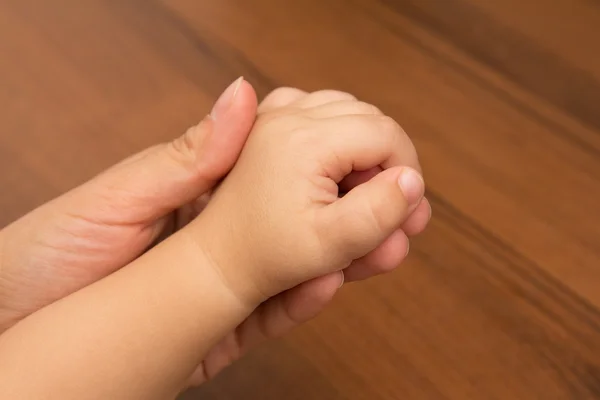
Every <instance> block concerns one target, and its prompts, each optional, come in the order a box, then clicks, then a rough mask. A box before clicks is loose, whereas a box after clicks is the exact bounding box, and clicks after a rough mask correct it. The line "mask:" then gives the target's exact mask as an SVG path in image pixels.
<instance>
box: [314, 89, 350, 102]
mask: <svg viewBox="0 0 600 400" xmlns="http://www.w3.org/2000/svg"><path fill="white" fill-rule="evenodd" d="M311 95H312V96H318V97H323V98H327V100H329V101H330V102H333V101H343V100H356V97H355V96H354V95H352V94H350V93H348V92H342V91H340V90H330V89H327V90H319V91H317V92H313V93H312V94H311Z"/></svg>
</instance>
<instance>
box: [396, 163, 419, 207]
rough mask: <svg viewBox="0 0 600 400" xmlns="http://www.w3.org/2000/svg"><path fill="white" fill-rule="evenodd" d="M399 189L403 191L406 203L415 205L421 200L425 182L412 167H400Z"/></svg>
mask: <svg viewBox="0 0 600 400" xmlns="http://www.w3.org/2000/svg"><path fill="white" fill-rule="evenodd" d="M398 185H400V190H402V193H404V198H406V201H407V202H408V205H411V206H412V205H415V204H417V203H418V202H419V200H421V198H422V197H423V195H424V194H425V182H424V181H423V177H421V174H419V173H418V172H417V171H415V170H414V169H412V168H402V172H400V177H399V178H398Z"/></svg>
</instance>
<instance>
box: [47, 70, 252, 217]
mask: <svg viewBox="0 0 600 400" xmlns="http://www.w3.org/2000/svg"><path fill="white" fill-rule="evenodd" d="M256 110H257V99H256V93H255V91H254V89H253V88H252V86H251V85H250V84H249V83H248V82H246V81H245V80H244V79H243V78H239V79H237V80H236V81H235V82H233V83H232V84H231V85H230V86H229V87H228V88H227V89H226V90H225V91H224V92H223V93H222V94H221V96H220V97H219V99H218V100H217V101H216V103H215V105H214V107H213V109H212V111H211V113H210V115H207V116H206V117H205V118H204V119H203V120H202V121H201V122H200V123H199V124H198V125H196V126H194V127H192V128H190V129H188V130H187V132H185V133H184V134H183V135H182V136H180V137H178V138H176V139H174V140H173V141H172V142H169V143H164V144H160V145H158V146H154V147H152V148H149V149H147V150H145V151H142V152H141V153H138V154H136V155H134V156H132V157H130V158H128V159H126V160H125V161H123V162H121V163H119V164H117V165H115V166H114V167H112V168H110V169H109V170H107V171H105V172H104V173H102V174H101V175H99V176H97V177H96V178H94V179H93V180H91V181H89V182H88V183H86V184H84V185H82V186H80V187H79V188H77V189H75V190H74V191H72V192H71V193H68V194H67V195H66V196H64V197H65V198H64V199H61V200H62V201H61V200H59V201H61V203H63V205H64V206H66V207H68V208H69V209H70V210H73V209H74V208H75V209H77V211H78V213H79V214H80V215H86V214H87V212H86V210H85V209H82V208H85V207H86V206H87V205H89V207H90V208H93V210H91V209H90V210H89V211H91V212H92V214H93V215H94V218H95V219H97V220H100V221H101V222H103V223H105V224H111V223H118V224H124V223H127V224H134V223H143V222H148V221H151V220H153V219H156V218H159V217H161V216H163V215H165V214H167V213H169V212H170V211H172V210H174V209H176V208H178V207H181V206H182V205H184V204H186V203H188V202H190V201H192V200H194V199H196V198H197V197H199V196H200V195H201V194H203V193H205V192H206V191H208V190H210V189H211V188H212V187H213V186H214V185H215V184H216V183H217V182H218V181H219V180H220V179H222V178H223V177H224V176H225V175H226V174H227V173H228V172H229V171H230V170H231V168H232V167H233V165H234V164H235V162H236V161H237V159H238V157H239V154H240V152H241V150H242V148H243V146H244V143H245V142H246V139H247V137H248V134H249V133H250V130H251V129H252V125H253V123H254V120H255V118H256ZM99 202H101V203H103V204H99ZM99 213H102V214H103V215H99ZM123 219H126V220H123Z"/></svg>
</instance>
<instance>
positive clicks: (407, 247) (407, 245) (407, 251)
mask: <svg viewBox="0 0 600 400" xmlns="http://www.w3.org/2000/svg"><path fill="white" fill-rule="evenodd" d="M408 253H410V240H409V241H408V242H406V254H405V255H404V258H406V257H408Z"/></svg>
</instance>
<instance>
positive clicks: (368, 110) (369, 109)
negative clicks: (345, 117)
mask: <svg viewBox="0 0 600 400" xmlns="http://www.w3.org/2000/svg"><path fill="white" fill-rule="evenodd" d="M354 104H355V107H356V109H357V110H358V111H359V114H366V115H383V112H381V110H380V109H379V108H377V107H376V106H374V105H373V104H371V103H367V102H364V101H356V102H354Z"/></svg>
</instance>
